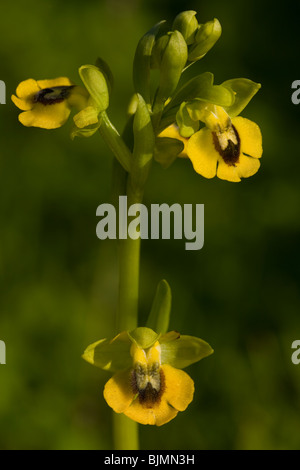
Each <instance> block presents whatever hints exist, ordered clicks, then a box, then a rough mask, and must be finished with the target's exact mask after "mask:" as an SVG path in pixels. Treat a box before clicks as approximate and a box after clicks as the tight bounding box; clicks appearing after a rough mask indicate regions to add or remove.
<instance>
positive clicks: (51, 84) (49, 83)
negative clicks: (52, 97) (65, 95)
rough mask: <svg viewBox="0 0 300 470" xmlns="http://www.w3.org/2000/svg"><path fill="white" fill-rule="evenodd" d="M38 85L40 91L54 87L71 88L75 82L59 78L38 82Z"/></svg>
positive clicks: (66, 78)
mask: <svg viewBox="0 0 300 470" xmlns="http://www.w3.org/2000/svg"><path fill="white" fill-rule="evenodd" d="M37 84H38V86H39V89H40V90H43V89H44V88H53V87H54V86H70V85H74V83H73V82H71V80H70V79H69V78H68V77H58V78H51V79H49V80H48V79H47V80H37Z"/></svg>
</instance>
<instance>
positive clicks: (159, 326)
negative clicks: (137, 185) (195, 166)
mask: <svg viewBox="0 0 300 470" xmlns="http://www.w3.org/2000/svg"><path fill="white" fill-rule="evenodd" d="M180 143H181V142H180ZM182 145H183V144H182ZM181 150H182V149H181ZM171 306H172V293H171V288H170V286H169V284H168V283H167V281H165V280H164V279H163V280H162V281H160V283H159V284H158V286H157V289H156V293H155V297H154V300H153V303H152V307H151V311H150V314H149V317H148V320H147V327H149V328H152V329H153V330H155V331H158V332H159V333H166V332H167V331H168V328H169V321H170V313H171Z"/></svg>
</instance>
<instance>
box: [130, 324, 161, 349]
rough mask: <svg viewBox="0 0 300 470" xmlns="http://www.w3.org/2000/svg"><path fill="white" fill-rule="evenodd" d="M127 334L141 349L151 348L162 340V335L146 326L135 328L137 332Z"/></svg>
mask: <svg viewBox="0 0 300 470" xmlns="http://www.w3.org/2000/svg"><path fill="white" fill-rule="evenodd" d="M127 334H128V336H129V338H130V340H131V341H132V342H133V343H135V344H136V345H137V346H138V347H139V348H141V349H148V348H151V347H152V346H153V345H154V343H156V341H158V339H159V338H160V334H157V333H156V332H155V331H153V330H152V329H151V328H147V327H144V326H142V327H138V328H135V330H132V331H130V332H127Z"/></svg>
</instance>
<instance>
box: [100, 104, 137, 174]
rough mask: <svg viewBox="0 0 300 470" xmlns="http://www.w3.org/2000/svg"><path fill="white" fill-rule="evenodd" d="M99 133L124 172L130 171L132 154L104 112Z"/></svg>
mask: <svg viewBox="0 0 300 470" xmlns="http://www.w3.org/2000/svg"><path fill="white" fill-rule="evenodd" d="M99 132H100V134H101V136H102V137H103V140H104V141H105V142H106V144H107V145H108V147H109V148H110V150H111V151H112V152H113V154H114V155H115V157H116V158H117V159H118V161H119V163H120V164H121V165H122V167H123V168H124V169H125V170H126V171H128V172H129V171H130V168H131V161H132V154H131V152H130V150H129V148H128V147H127V145H126V144H125V142H124V140H123V139H122V137H121V136H120V134H119V133H118V131H117V129H116V128H115V127H114V126H113V124H112V123H111V121H110V120H109V117H108V116H107V114H106V112H105V111H103V112H102V113H101V126H100V127H99Z"/></svg>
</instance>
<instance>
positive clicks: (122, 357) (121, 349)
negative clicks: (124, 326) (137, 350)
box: [82, 331, 132, 372]
mask: <svg viewBox="0 0 300 470" xmlns="http://www.w3.org/2000/svg"><path fill="white" fill-rule="evenodd" d="M130 347H131V340H130V338H129V336H128V334H127V332H126V331H124V332H122V333H120V334H119V335H117V336H116V337H115V338H113V339H112V340H108V339H101V340H100V341H96V342H95V343H93V344H90V345H89V346H88V347H87V348H86V350H85V351H84V353H83V355H82V358H83V359H84V360H85V361H87V362H89V363H90V364H92V365H94V366H96V367H99V368H100V369H104V370H110V371H112V372H114V371H117V370H122V369H127V368H128V367H130V366H131V365H132V357H131V355H130Z"/></svg>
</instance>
